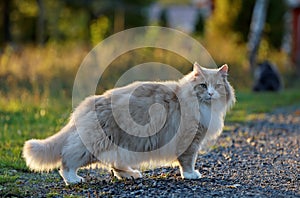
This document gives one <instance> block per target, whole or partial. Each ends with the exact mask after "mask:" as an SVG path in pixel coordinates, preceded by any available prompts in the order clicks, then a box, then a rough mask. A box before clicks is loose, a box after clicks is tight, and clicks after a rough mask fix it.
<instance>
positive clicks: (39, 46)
mask: <svg viewBox="0 0 300 198" xmlns="http://www.w3.org/2000/svg"><path fill="white" fill-rule="evenodd" d="M193 2H196V3H193ZM197 2H198V4H197ZM199 2H200V3H201V2H209V1H201V0H200V1H187V0H185V1H178V0H177V1H174V0H145V1H138V0H111V1H109V0H102V1H96V0H74V1H71V0H62V1H57V0H3V1H1V3H0V13H1V16H0V17H1V22H0V28H1V33H0V34H1V35H0V46H1V48H0V95H1V98H3V97H4V98H10V99H11V98H18V99H22V100H27V99H30V100H31V99H32V98H33V99H34V100H35V101H36V102H40V101H41V100H42V99H45V98H49V97H50V98H51V97H55V98H57V97H67V98H70V97H71V93H72V86H73V81H74V78H75V75H76V72H77V69H78V68H79V66H80V63H81V61H82V60H83V58H84V57H85V56H86V55H87V53H88V52H89V51H90V50H91V49H92V48H93V47H94V46H95V45H96V44H98V43H99V42H101V41H102V40H103V39H105V38H106V37H108V36H110V35H112V34H114V33H116V32H119V31H122V30H124V29H128V28H132V27H137V26H145V25H162V26H168V24H169V23H170V22H168V18H167V14H166V13H167V10H168V9H169V8H171V7H174V6H179V7H180V6H183V7H184V6H194V7H196V8H197V12H199V13H200V14H198V16H197V18H196V22H195V25H194V26H195V29H194V30H193V31H192V32H190V34H191V35H192V36H193V37H194V38H195V39H196V40H198V41H199V42H200V43H201V44H203V45H204V47H205V48H206V49H207V50H208V52H209V53H210V54H211V55H212V57H213V59H214V60H215V61H216V63H217V64H218V65H220V64H223V63H227V64H229V65H230V75H231V76H230V81H231V82H232V84H233V85H234V86H235V87H236V88H237V89H241V90H244V89H246V90H247V89H250V88H251V85H252V76H253V75H252V73H251V70H250V67H249V63H248V59H247V41H248V35H249V29H250V23H251V16H252V12H253V7H254V4H255V1H254V0H249V1H243V0H215V1H212V2H214V4H213V10H211V13H210V14H206V15H205V14H203V12H204V11H203V9H204V8H205V5H200V3H199ZM153 5H156V6H157V5H158V6H159V7H160V9H161V15H160V16H159V18H158V20H156V21H153V20H151V17H149V13H150V11H151V8H152V7H153ZM203 7H204V8H203ZM206 8H207V6H206ZM289 11H290V10H289V8H288V6H287V5H286V3H285V1H284V0H275V1H269V7H268V12H267V19H266V24H265V27H264V31H263V35H262V40H261V43H260V46H259V50H258V61H262V60H265V59H268V60H271V61H272V62H274V63H275V64H277V66H278V68H279V70H280V72H281V74H282V75H283V77H284V83H285V87H287V88H288V87H291V86H294V84H295V79H296V77H294V75H293V74H294V69H295V68H294V66H293V64H292V62H291V61H290V55H289V51H287V50H283V47H282V46H283V45H284V43H283V42H284V39H283V38H284V34H285V28H284V25H285V23H286V20H285V15H286V14H287V13H288V12H289ZM201 13H202V14H201ZM187 20H188V19H187ZM130 53H131V54H130ZM130 53H128V57H127V58H126V56H123V57H122V60H118V59H117V60H116V61H115V62H114V64H112V65H111V67H110V70H109V71H107V72H105V74H104V76H103V78H102V81H101V87H100V88H99V93H101V92H103V91H104V90H106V89H108V88H112V87H113V86H114V83H115V80H116V79H117V78H118V77H119V76H120V75H121V74H122V73H123V72H124V71H126V70H127V69H128V68H130V67H132V66H135V65H136V64H137V63H143V62H148V61H151V59H152V60H153V59H159V60H161V62H164V63H166V64H169V65H172V66H174V67H176V68H177V69H178V70H179V71H181V72H182V73H187V72H188V71H190V69H191V63H188V62H186V60H183V59H182V58H180V56H178V55H175V54H170V53H167V52H163V51H162V50H158V49H152V50H151V49H148V50H145V49H144V50H143V49H142V50H136V51H135V52H130ZM132 53H135V58H134V59H132V58H130V57H131V56H132ZM162 53H165V54H166V53H167V55H166V56H162Z"/></svg>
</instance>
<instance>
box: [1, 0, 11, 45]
mask: <svg viewBox="0 0 300 198" xmlns="http://www.w3.org/2000/svg"><path fill="white" fill-rule="evenodd" d="M2 3H3V31H4V32H3V36H4V39H3V42H4V44H6V43H9V42H10V41H11V32H10V14H9V13H10V3H11V1H10V0H4V1H2Z"/></svg>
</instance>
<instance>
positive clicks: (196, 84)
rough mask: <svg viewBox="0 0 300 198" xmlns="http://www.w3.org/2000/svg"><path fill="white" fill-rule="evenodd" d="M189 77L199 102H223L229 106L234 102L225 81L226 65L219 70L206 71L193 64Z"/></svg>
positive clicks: (227, 83)
mask: <svg viewBox="0 0 300 198" xmlns="http://www.w3.org/2000/svg"><path fill="white" fill-rule="evenodd" d="M190 75H191V76H190V79H189V81H190V83H191V84H192V86H193V89H194V93H195V94H196V95H197V98H198V100H199V102H201V103H206V104H211V102H213V101H216V100H224V101H225V102H226V103H227V105H229V106H231V105H232V104H233V103H234V102H235V96H234V91H233V88H232V87H231V85H230V84H229V82H228V81H227V76H228V66H227V65H226V64H225V65H223V66H221V67H220V68H219V69H207V68H204V67H201V66H200V65H199V64H198V63H197V62H195V63H194V68H193V72H192V73H191V74H190Z"/></svg>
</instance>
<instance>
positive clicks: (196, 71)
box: [193, 62, 202, 77]
mask: <svg viewBox="0 0 300 198" xmlns="http://www.w3.org/2000/svg"><path fill="white" fill-rule="evenodd" d="M193 73H194V76H195V77H196V76H200V75H202V70H201V66H200V65H199V64H198V63H197V62H195V63H194V68H193Z"/></svg>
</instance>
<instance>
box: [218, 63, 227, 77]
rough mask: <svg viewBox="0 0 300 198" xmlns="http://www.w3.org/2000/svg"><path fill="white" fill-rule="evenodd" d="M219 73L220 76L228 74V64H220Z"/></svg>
mask: <svg viewBox="0 0 300 198" xmlns="http://www.w3.org/2000/svg"><path fill="white" fill-rule="evenodd" d="M219 73H220V74H221V75H222V76H228V65H227V64H224V65H222V67H220V68H219Z"/></svg>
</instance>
